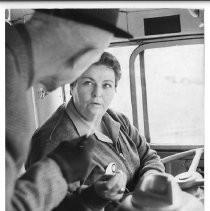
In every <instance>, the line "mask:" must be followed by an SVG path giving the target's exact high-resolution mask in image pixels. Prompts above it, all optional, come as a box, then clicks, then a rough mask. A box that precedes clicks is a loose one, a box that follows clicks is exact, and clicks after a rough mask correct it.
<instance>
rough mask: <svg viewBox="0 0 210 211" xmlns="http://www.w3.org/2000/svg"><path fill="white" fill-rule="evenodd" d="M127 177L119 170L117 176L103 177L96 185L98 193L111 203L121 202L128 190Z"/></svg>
mask: <svg viewBox="0 0 210 211" xmlns="http://www.w3.org/2000/svg"><path fill="white" fill-rule="evenodd" d="M126 183H127V176H126V174H125V173H124V172H123V171H121V170H118V171H117V172H116V174H115V175H103V176H101V177H100V178H99V179H98V180H97V181H96V182H95V183H94V188H95V191H96V193H97V194H98V195H99V196H100V197H101V198H105V199H108V200H111V201H117V200H120V199H121V198H122V197H123V193H124V191H125V188H126Z"/></svg>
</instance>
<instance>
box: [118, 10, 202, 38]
mask: <svg viewBox="0 0 210 211" xmlns="http://www.w3.org/2000/svg"><path fill="white" fill-rule="evenodd" d="M176 15H178V16H179V17H180V25H181V32H179V33H178V34H193V33H203V32H204V10H192V9H191V10H188V9H121V10H120V17H119V20H118V26H119V27H121V28H123V29H124V30H127V31H128V32H129V33H130V34H132V35H133V36H134V39H142V38H149V37H156V36H167V35H168V34H162V35H160V34H159V35H150V36H145V28H144V19H148V18H161V17H168V16H176ZM175 34H177V33H175ZM114 41H122V39H118V38H115V39H114Z"/></svg>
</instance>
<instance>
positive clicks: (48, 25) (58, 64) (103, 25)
mask: <svg viewBox="0 0 210 211" xmlns="http://www.w3.org/2000/svg"><path fill="white" fill-rule="evenodd" d="M39 16H42V20H45V25H44V27H43V26H42V27H40V28H39V30H38V31H39V34H38V36H39V38H41V40H45V41H44V42H42V44H41V47H40V48H39V51H38V52H37V53H36V58H38V59H36V58H35V76H36V77H35V83H42V84H44V85H45V87H46V88H47V90H48V91H51V90H54V89H55V88H57V87H58V86H61V85H64V84H65V83H71V82H73V81H74V80H75V79H77V78H78V77H79V76H80V75H81V74H82V73H83V72H84V71H85V70H86V69H87V68H88V67H89V66H90V65H91V64H92V63H94V62H95V61H97V60H98V59H99V58H100V56H101V54H102V53H103V51H104V49H105V48H107V47H108V45H109V43H110V42H111V39H112V37H113V34H114V35H115V36H121V37H126V38H128V37H130V35H129V34H128V33H127V32H124V31H123V30H121V29H119V28H117V27H116V23H117V17H118V10H116V9H89V10H88V9H64V10H60V9H58V10H57V9H56V10H38V11H37V12H36V13H35V18H34V20H36V19H39ZM31 22H32V23H33V21H31ZM31 26H40V24H37V23H33V24H32V25H31ZM40 29H42V30H40ZM43 31H44V32H43ZM43 37H44V39H43ZM46 37H47V38H46ZM39 46H40V45H39Z"/></svg>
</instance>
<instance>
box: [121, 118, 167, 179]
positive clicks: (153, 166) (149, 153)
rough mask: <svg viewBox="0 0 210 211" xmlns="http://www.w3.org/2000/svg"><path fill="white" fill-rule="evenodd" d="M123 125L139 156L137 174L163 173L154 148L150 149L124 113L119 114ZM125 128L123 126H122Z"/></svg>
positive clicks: (161, 164)
mask: <svg viewBox="0 0 210 211" xmlns="http://www.w3.org/2000/svg"><path fill="white" fill-rule="evenodd" d="M122 119H123V123H124V126H126V130H127V132H128V135H129V137H130V138H131V139H132V140H133V141H134V142H135V144H136V146H137V150H138V154H139V158H140V162H141V163H140V169H139V176H140V177H142V176H146V175H148V174H151V173H157V172H159V173H161V172H162V173H164V172H165V167H164V165H163V163H162V162H161V159H160V157H159V156H158V155H157V152H156V151H155V150H152V149H151V148H150V146H149V143H148V142H147V141H146V138H145V137H143V136H142V135H140V133H139V131H138V130H137V128H136V127H134V126H133V125H131V124H130V122H129V120H128V118H127V117H126V116H124V115H122V116H121V120H122ZM124 128H125V127H124Z"/></svg>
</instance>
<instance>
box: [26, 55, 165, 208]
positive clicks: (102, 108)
mask: <svg viewBox="0 0 210 211" xmlns="http://www.w3.org/2000/svg"><path fill="white" fill-rule="evenodd" d="M120 78H121V68H120V64H119V62H118V61H117V60H116V58H115V57H114V56H113V55H111V54H110V53H107V52H104V53H103V54H102V56H101V58H100V60H99V61H98V62H96V63H94V64H93V65H92V66H91V67H90V68H89V69H88V70H86V71H85V72H84V73H83V74H82V75H81V76H80V77H79V78H78V79H77V81H75V82H74V83H73V84H71V95H72V98H71V100H70V101H69V102H68V104H67V105H66V106H65V105H62V106H60V107H59V108H58V109H57V111H56V112H55V113H54V114H53V115H52V117H50V118H49V119H48V121H47V122H46V123H45V124H44V125H43V126H42V127H41V128H40V129H38V130H37V131H36V132H35V134H34V135H33V138H32V149H31V153H30V155H29V160H28V165H30V164H32V163H34V162H36V161H37V160H39V159H41V158H42V157H44V156H45V155H46V154H48V153H50V152H51V151H52V150H53V149H54V148H55V147H56V146H57V145H58V144H59V143H60V142H61V141H62V140H69V141H71V140H73V139H75V138H77V137H79V136H83V135H85V134H88V133H89V132H90V128H94V129H93V134H94V138H95V148H94V150H93V151H94V155H93V163H92V167H91V169H89V172H88V175H87V178H86V180H85V181H80V183H78V182H77V183H75V184H74V185H73V184H71V185H70V186H71V187H70V191H73V190H75V189H77V188H78V190H79V189H81V190H82V191H81V190H80V191H76V192H77V196H78V198H79V199H80V200H81V202H83V203H84V204H86V205H87V207H89V208H91V209H95V208H97V209H101V208H104V207H106V208H105V210H108V209H109V208H110V207H111V205H110V204H112V203H111V202H112V201H116V200H119V199H121V198H122V196H123V190H125V189H126V191H127V190H128V191H133V189H134V187H135V185H136V183H137V182H138V180H139V178H141V177H143V176H146V175H148V174H150V173H154V172H156V173H157V172H164V166H163V164H162V163H161V161H160V158H159V156H158V155H157V154H156V152H155V151H154V150H152V149H150V147H149V145H148V143H147V142H146V140H145V139H144V138H143V137H142V136H141V135H140V134H139V132H138V130H137V129H136V128H135V127H134V126H133V125H132V124H131V123H130V122H129V120H128V118H126V117H125V116H124V115H123V114H120V113H117V112H115V111H113V110H111V109H108V107H109V105H110V103H111V101H112V99H113V98H114V95H115V92H116V88H117V84H118V81H119V80H120ZM112 162H114V163H115V164H116V166H117V173H116V174H115V175H113V176H110V177H108V178H107V176H106V175H105V171H106V168H107V166H108V165H109V164H110V163H112ZM105 177H106V178H105ZM81 184H85V185H87V186H88V188H84V189H82V187H83V186H81ZM79 186H81V187H80V188H79ZM73 187H74V188H73ZM78 194H79V195H78ZM72 195H73V194H72ZM72 197H73V196H72ZM67 204H68V203H67ZM113 204H114V203H113ZM65 206H67V205H65ZM69 206H70V205H69ZM108 207H109V208H108ZM110 210H111V209H110Z"/></svg>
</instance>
